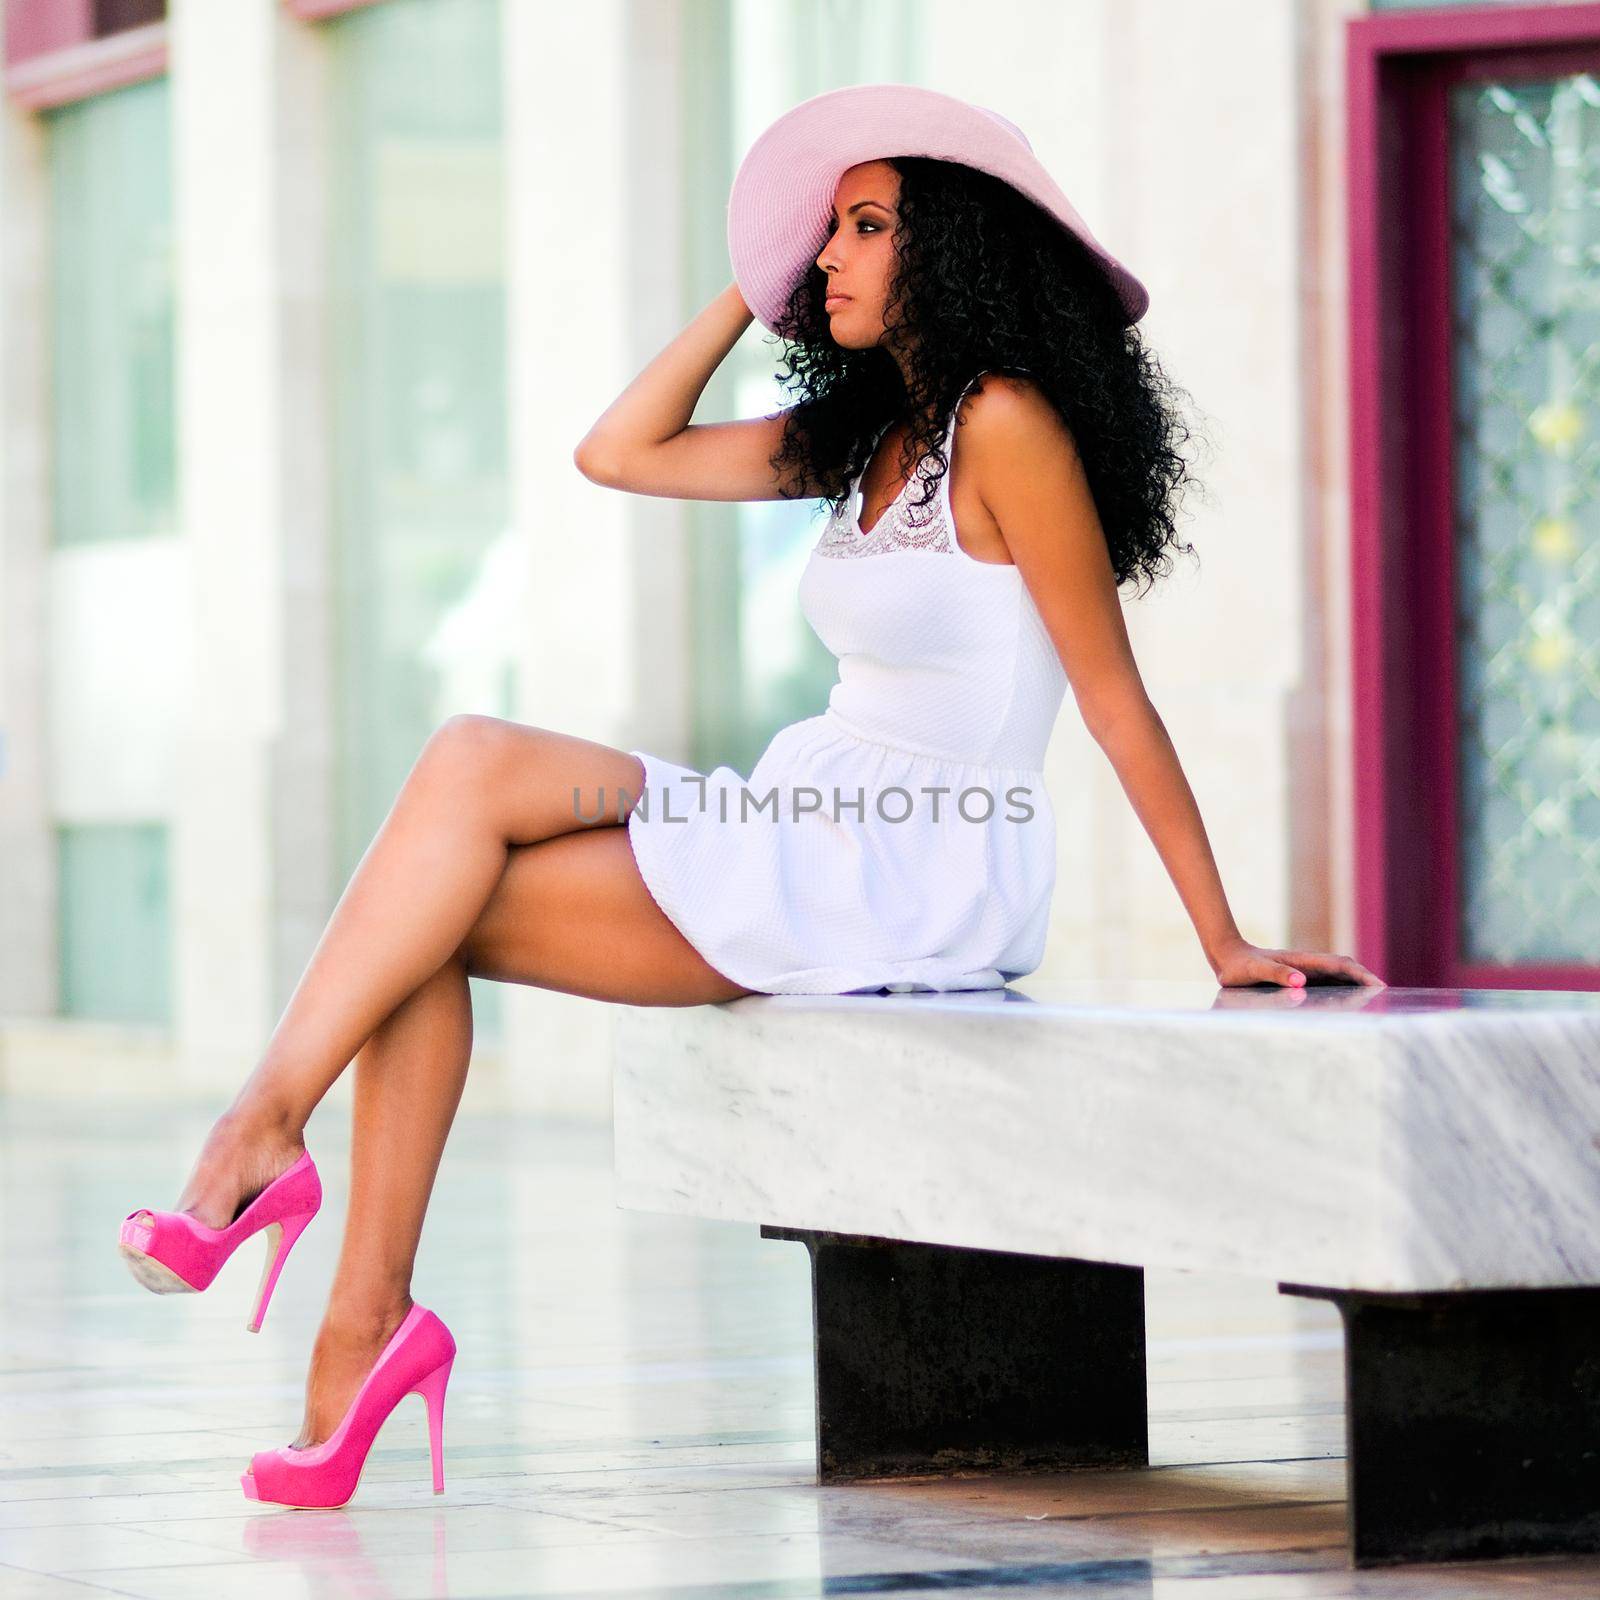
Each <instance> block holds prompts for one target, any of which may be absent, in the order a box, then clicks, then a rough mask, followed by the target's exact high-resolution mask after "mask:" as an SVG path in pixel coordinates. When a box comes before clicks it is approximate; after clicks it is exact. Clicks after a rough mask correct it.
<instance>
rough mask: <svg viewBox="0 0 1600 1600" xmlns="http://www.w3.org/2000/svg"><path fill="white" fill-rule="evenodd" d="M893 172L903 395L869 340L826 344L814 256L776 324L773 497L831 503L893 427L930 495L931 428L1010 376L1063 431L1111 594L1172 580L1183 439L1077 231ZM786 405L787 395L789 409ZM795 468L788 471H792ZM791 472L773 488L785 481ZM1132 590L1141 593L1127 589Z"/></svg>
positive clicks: (886, 357) (941, 467)
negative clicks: (1014, 374)
mask: <svg viewBox="0 0 1600 1600" xmlns="http://www.w3.org/2000/svg"><path fill="white" fill-rule="evenodd" d="M887 159H888V162H889V165H891V166H892V167H894V169H895V170H896V171H897V172H898V173H899V174H900V197H899V213H900V215H899V220H898V222H897V224H896V228H895V234H894V246H895V253H896V258H897V259H896V266H895V271H894V275H893V279H892V282H891V285H890V289H889V296H888V304H887V306H886V307H885V312H884V316H885V321H886V323H887V324H888V325H889V326H890V327H895V328H900V329H903V330H904V331H905V332H907V333H910V334H913V335H914V336H915V337H914V338H913V339H912V340H909V341H908V343H909V344H910V345H911V346H912V349H911V353H910V357H909V360H908V363H907V365H908V367H909V370H910V374H911V376H910V382H909V384H908V383H907V382H906V381H905V379H903V378H902V375H901V368H900V365H899V363H898V362H897V361H896V360H895V358H894V357H893V356H892V355H891V354H890V352H889V351H888V350H886V349H884V348H883V347H882V346H875V347H873V348H870V349H866V350H851V349H846V348H844V347H843V346H841V345H839V344H836V343H835V342H834V340H833V339H832V337H831V336H830V334H829V331H828V320H829V319H828V315H827V312H826V311H825V310H824V308H823V300H824V296H825V293H826V287H827V275H826V274H825V273H824V272H823V271H822V269H821V268H820V267H818V266H817V265H816V263H815V262H813V263H812V264H811V266H810V267H809V268H808V269H807V271H806V272H805V274H804V275H803V276H802V278H801V279H800V281H799V282H798V283H797V284H796V285H795V288H794V291H793V293H792V294H791V295H790V297H789V302H788V307H787V310H786V313H785V315H784V317H783V319H781V320H780V322H779V324H778V326H779V328H780V329H781V342H782V345H783V350H782V354H781V356H780V360H781V363H782V366H783V369H784V370H783V371H781V372H780V373H779V381H780V383H781V384H782V386H783V387H784V388H785V389H787V390H791V391H792V390H794V389H795V388H796V387H797V386H798V390H799V399H798V402H797V403H796V404H795V405H793V406H792V408H791V409H790V410H789V412H788V420H787V422H786V424H785V427H784V433H783V438H782V440H781V442H780V444H779V447H778V451H777V453H776V454H775V455H774V456H773V458H772V466H773V469H774V471H775V472H777V473H779V475H780V482H781V483H782V484H783V488H782V493H783V494H784V495H785V497H786V498H801V497H802V496H803V495H804V494H805V493H806V486H807V485H810V486H812V489H811V492H812V493H813V494H814V493H815V486H817V485H821V486H822V488H823V490H824V495H825V499H826V502H827V504H829V505H831V506H832V507H833V508H834V509H836V510H844V509H845V508H846V505H847V501H848V496H849V492H850V484H851V481H852V479H853V478H854V476H855V475H856V473H858V472H860V471H862V470H863V469H864V468H865V466H866V464H867V460H868V458H869V456H870V453H871V450H872V448H873V445H874V444H875V443H876V441H877V440H878V439H880V438H881V437H882V435H883V432H884V430H885V429H886V428H887V427H889V426H891V425H892V424H894V423H895V422H901V423H904V424H905V425H906V426H907V428H908V430H909V431H908V435H907V438H906V441H905V448H904V451H903V462H902V469H901V475H902V476H905V475H907V474H909V472H910V470H911V468H912V465H913V464H914V463H915V462H916V461H917V460H918V459H925V460H926V461H927V467H926V469H925V472H926V482H927V485H928V487H927V491H926V493H925V495H924V497H923V498H922V499H921V500H918V501H916V502H915V503H916V504H917V505H918V506H923V505H926V504H927V503H928V500H929V499H931V498H932V496H933V494H934V493H935V492H936V490H937V487H938V482H939V479H940V478H941V477H942V476H943V475H944V473H945V472H946V471H947V470H948V469H949V462H948V460H947V459H946V457H945V454H944V451H943V448H942V446H943V438H942V433H943V420H944V419H946V418H948V417H949V415H950V412H951V409H952V408H953V407H954V406H955V404H956V401H957V399H958V397H959V395H960V393H961V391H962V389H963V388H965V387H966V385H967V383H968V382H969V381H970V380H971V379H972V378H974V377H976V376H978V375H979V374H980V373H985V372H991V371H993V372H1004V371H1006V370H1008V369H1010V370H1018V369H1020V370H1022V371H1025V372H1027V373H1031V374H1032V375H1033V376H1034V377H1035V378H1036V379H1037V380H1038V382H1039V384H1040V386H1041V388H1042V389H1043V390H1044V392H1045V394H1046V395H1047V396H1048V397H1049V399H1050V401H1051V403H1052V404H1053V405H1054V406H1055V407H1056V409H1057V411H1058V412H1059V413H1060V414H1061V418H1062V421H1063V422H1064V423H1065V424H1066V426H1067V428H1068V429H1069V431H1070V432H1071V435H1072V439H1073V443H1074V445H1075V446H1076V448H1077V451H1078V455H1079V457H1080V459H1081V460H1082V462H1083V465H1084V471H1085V474H1086V476H1087V479H1088V483H1089V488H1090V492H1091V493H1092V495H1093V497H1094V502H1095V509H1096V511H1097V512H1098V514H1099V517H1100V521H1101V525H1102V526H1103V528H1104V529H1105V536H1106V543H1107V546H1108V549H1109V551H1110V556H1111V564H1112V568H1113V570H1114V571H1115V573H1116V579H1117V583H1118V585H1119V586H1120V585H1122V584H1123V583H1125V582H1127V581H1128V580H1129V579H1142V580H1144V582H1145V584H1146V586H1147V587H1148V586H1149V585H1151V584H1153V583H1154V581H1155V580H1156V579H1157V578H1158V577H1161V576H1164V575H1165V574H1166V573H1167V572H1168V571H1170V570H1171V566H1172V561H1171V557H1170V555H1169V553H1168V552H1169V549H1170V550H1174V551H1177V552H1179V553H1182V554H1188V555H1193V554H1194V547H1193V546H1192V545H1190V544H1185V543H1180V542H1179V541H1178V539H1177V536H1176V531H1175V513H1176V510H1177V502H1178V498H1179V495H1180V491H1182V490H1183V489H1184V487H1185V486H1186V485H1188V484H1190V483H1192V482H1194V481H1195V480H1194V479H1193V475H1192V474H1191V473H1190V471H1189V468H1188V464H1187V462H1186V461H1185V460H1184V457H1183V456H1182V454H1181V453H1180V448H1179V447H1180V446H1181V445H1182V444H1184V443H1185V442H1186V441H1187V440H1188V439H1190V438H1192V437H1194V434H1193V431H1192V430H1191V429H1190V428H1189V427H1188V426H1187V424H1186V423H1185V422H1184V420H1183V418H1182V416H1181V414H1180V410H1179V407H1178V403H1177V397H1178V396H1179V395H1186V391H1183V390H1181V389H1179V388H1177V386H1176V385H1174V384H1173V383H1172V382H1171V381H1170V380H1169V379H1168V378H1167V377H1166V375H1165V374H1164V372H1163V371H1162V368H1161V365H1160V363H1159V362H1158V360H1157V359H1156V357H1155V355H1154V354H1153V353H1152V352H1151V351H1150V350H1149V349H1148V348H1147V347H1146V346H1145V344H1144V342H1143V340H1142V339H1141V337H1140V335H1139V332H1138V329H1137V327H1136V326H1134V325H1132V324H1129V323H1128V322H1127V320H1126V315H1125V313H1124V311H1123V309H1122V305H1121V302H1120V300H1119V299H1118V297H1117V293H1116V290H1115V288H1114V287H1113V285H1112V283H1111V280H1110V278H1109V277H1107V275H1106V273H1105V271H1104V270H1103V269H1102V268H1101V267H1100V265H1099V264H1098V261H1097V258H1096V257H1095V256H1094V254H1093V253H1092V252H1091V251H1090V250H1089V248H1088V246H1087V245H1085V244H1084V243H1083V242H1082V240H1080V239H1079V238H1078V237H1077V235H1076V234H1073V233H1070V232H1068V231H1067V230H1066V229H1065V228H1063V227H1062V226H1061V225H1060V224H1059V223H1058V222H1056V220H1055V219H1054V218H1053V217H1051V216H1050V215H1048V213H1046V212H1045V211H1043V210H1042V209H1041V208H1040V207H1039V206H1037V205H1035V204H1034V203H1033V202H1032V201H1031V200H1029V199H1028V198H1027V196H1025V195H1024V194H1022V193H1021V192H1020V191H1018V190H1016V189H1014V188H1012V187H1011V185H1010V184H1008V183H1004V182H1002V181H1001V180H1000V179H998V178H995V177H992V176H990V175H989V174H988V173H986V172H979V171H978V170H977V169H976V168H973V167H968V166H964V165H961V164H959V163H957V162H951V161H937V160H934V159H932V158H930V157H924V156H896V157H891V158H887ZM792 397H793V396H791V398H792ZM791 469H792V470H791ZM786 471H788V472H789V476H788V477H787V478H785V477H784V474H785V472H786ZM1141 592H1142V591H1141Z"/></svg>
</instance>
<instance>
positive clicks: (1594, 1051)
mask: <svg viewBox="0 0 1600 1600" xmlns="http://www.w3.org/2000/svg"><path fill="white" fill-rule="evenodd" d="M615 1040H616V1055H615V1060H614V1069H613V1085H614V1108H615V1135H614V1137H615V1154H616V1180H615V1181H616V1198H617V1203H618V1204H619V1205H620V1206H623V1207H627V1208H632V1209H639V1210H648V1211H661V1212H677V1213H682V1214H685V1215H690V1216H695V1217H709V1218H722V1219H728V1220H734V1221H744V1222H752V1223H758V1224H760V1225H761V1233H762V1236H763V1237H765V1238H772V1239H790V1240H798V1241H800V1242H802V1243H803V1244H804V1245H805V1246H806V1248H807V1250H808V1251H809V1252H810V1258H811V1268H812V1291H813V1313H814V1323H815V1354H816V1406H817V1474H818V1481H819V1482H821V1481H845V1480H851V1479H863V1478H881V1477H893V1476H902V1475H925V1474H929V1473H945V1472H955V1471H971V1470H975V1469H977V1470H1002V1471H1003V1470H1038V1469H1043V1468H1064V1467H1105V1466H1121V1467H1137V1466H1141V1465H1145V1464H1147V1463H1148V1459H1149V1457H1148V1448H1147V1434H1146V1420H1147V1418H1146V1390H1145V1349H1144V1273H1143V1269H1144V1268H1145V1267H1155V1266H1160V1267H1177V1268H1187V1269H1205V1270H1213V1271H1219V1272H1229V1273H1240V1274H1245V1275H1249V1276H1255V1277H1265V1278H1270V1279H1274V1280H1276V1281H1277V1282H1278V1287H1279V1288H1280V1290H1282V1291H1284V1292H1285V1293H1289V1294H1297V1295H1312V1296H1318V1297H1321V1298H1324V1299H1327V1300H1330V1301H1332V1302H1333V1303H1334V1304H1336V1305H1337V1306H1338V1308H1339V1310H1340V1312H1341V1314H1342V1320H1343V1326H1344V1334H1345V1340H1344V1348H1345V1375H1346V1421H1345V1426H1346V1440H1347V1460H1348V1486H1349V1517H1350V1557H1351V1561H1352V1563H1353V1564H1354V1565H1355V1566H1377V1565H1385V1564H1393V1563H1398V1562H1410V1561H1438V1560H1459V1559H1463V1558H1469V1557H1489V1556H1502V1555H1513V1554H1526V1553H1533V1552H1558V1551H1565V1552H1575V1551H1595V1550H1600V994H1581V993H1553V992H1546V993H1541V992H1536V991H1509V990H1455V989H1403V988H1389V989H1383V990H1371V989H1356V988H1349V987H1322V986H1316V987H1313V988H1311V989H1309V990H1306V991H1303V992H1299V993H1296V992H1294V991H1289V990H1268V989H1250V990H1240V989H1233V990H1219V989H1217V988H1215V987H1214V986H1212V985H1209V984H1186V983H1177V984H1172V983H1157V982H1152V983H1121V982H1110V981H1107V982H1095V981H1083V982H1043V981H1038V982H1034V981H1029V982H1027V983H1026V984H1025V986H1021V987H1013V988H1010V989H1003V990H982V991H971V992H965V993H959V994H943V995H941V994H929V993H921V994H893V995H890V994H878V995H842V996H835V995H828V996H800V995H761V996H750V997H746V998H741V999H739V1000H735V1001H731V1002H728V1003H726V1004H723V1005H714V1006H697V1007H689V1008H682V1009H679V1008H619V1010H618V1013H617V1019H616V1035H615Z"/></svg>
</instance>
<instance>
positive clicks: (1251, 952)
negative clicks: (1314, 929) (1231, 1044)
mask: <svg viewBox="0 0 1600 1600" xmlns="http://www.w3.org/2000/svg"><path fill="white" fill-rule="evenodd" d="M1210 960H1211V970H1212V971H1213V972H1214V973H1216V975H1217V982H1218V983H1220V984H1221V985H1222V986H1223V987H1224V988H1229V987H1231V986H1234V985H1240V984H1247V983H1276V984H1279V985H1281V986H1282V987H1284V988H1291V989H1298V988H1300V987H1302V986H1303V985H1304V984H1306V983H1307V982H1309V981H1311V980H1312V979H1320V980H1321V981H1323V982H1326V983H1359V984H1368V985H1376V986H1377V987H1379V988H1387V987H1388V985H1387V984H1385V983H1384V981H1383V979H1382V978H1380V977H1378V976H1377V974H1376V973H1372V972H1368V971H1367V969H1366V968H1365V967H1364V966H1362V965H1361V963H1360V962H1359V961H1356V960H1354V959H1352V958H1351V957H1350V956H1336V955H1325V954H1324V953H1323V952H1322V951H1320V950H1265V949H1263V948H1262V947H1261V946H1260V945H1254V944H1251V943H1250V942H1249V940H1247V939H1243V938H1241V939H1236V940H1234V941H1233V942H1231V943H1229V944H1226V945H1224V946H1223V947H1222V948H1221V949H1220V950H1217V951H1213V952H1211V954H1210Z"/></svg>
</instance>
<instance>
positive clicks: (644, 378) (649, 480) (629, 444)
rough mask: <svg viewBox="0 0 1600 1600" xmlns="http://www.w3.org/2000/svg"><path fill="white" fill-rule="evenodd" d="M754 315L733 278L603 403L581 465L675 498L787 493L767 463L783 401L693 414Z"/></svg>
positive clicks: (618, 484)
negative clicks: (729, 417)
mask: <svg viewBox="0 0 1600 1600" xmlns="http://www.w3.org/2000/svg"><path fill="white" fill-rule="evenodd" d="M752 321H754V318H753V316H752V314H751V311H750V307H749V306H748V305H746V304H745V299H744V295H743V294H742V293H741V292H740V289H739V286H738V284H737V283H730V284H729V285H728V287H727V288H726V289H724V290H722V291H721V292H720V293H719V294H718V295H717V297H716V298H715V299H714V300H712V301H711V302H710V303H709V304H708V305H706V306H704V307H703V308H702V309H701V310H700V311H698V312H696V313H695V315H694V316H693V317H692V318H691V319H690V321H689V323H688V325H687V326H686V327H685V328H684V329H683V330H682V331H681V332H680V333H678V334H677V336H676V337H675V338H674V339H673V340H672V341H671V343H670V344H668V345H667V346H666V347H665V348H664V349H663V350H662V351H661V352H660V353H659V354H658V355H657V356H655V357H654V358H653V359H652V360H651V361H650V363H649V364H648V365H647V366H646V367H645V368H644V370H643V371H642V372H641V373H640V374H639V376H638V377H636V378H635V379H634V380H633V382H632V383H630V384H629V385H628V387H627V388H626V389H624V390H623V391H622V393H621V394H619V395H618V396H617V398H616V399H615V400H613V401H612V402H611V404H610V405H609V406H607V407H606V409H605V410H604V411H603V412H602V413H601V415H600V418H599V420H598V421H597V422H596V423H595V424H594V426H593V427H592V428H590V429H589V431H588V432H587V433H586V434H585V435H584V436H583V438H582V440H581V441H580V442H579V444H578V447H577V449H575V450H574V451H573V452H572V460H573V464H574V465H575V466H576V467H577V469H578V471H579V472H581V473H582V474H583V475H584V477H586V478H587V479H589V481H590V482H591V483H598V484H601V485H603V486H604V487H605V488H608V489H625V490H627V491H628V492H629V493H630V494H648V495H659V496H662V497H664V498H668V499H673V500H779V499H784V498H787V497H789V496H792V494H793V488H794V486H793V485H792V484H789V485H787V487H788V496H786V494H785V481H780V478H779V475H778V472H777V471H775V470H774V468H773V465H772V458H773V457H774V456H775V455H776V454H777V451H778V445H779V443H780V441H781V439H782V437H783V431H784V424H785V419H786V417H787V412H786V411H781V410H780V411H778V412H775V413H774V414H773V415H772V416H768V417H746V418H742V419H740V420H738V421H735V422H698V423H692V424H691V421H690V419H691V418H692V417H693V416H694V409H695V406H696V404H697V403H698V402H699V399H700V396H701V395H702V394H703V393H704V392H705V388H706V385H707V384H708V383H709V382H710V381H711V377H712V374H713V373H715V372H716V370H717V368H718V367H719V366H721V365H722V363H723V361H724V360H725V359H726V357H727V355H728V352H729V351H730V350H732V349H733V347H734V345H736V344H737V343H738V342H739V337H740V335H741V334H742V333H743V332H744V331H745V329H746V328H748V327H749V326H750V324H751V322H752ZM802 488H803V490H804V491H806V492H809V491H811V490H813V489H815V486H814V485H809V484H808V485H804V486H802ZM815 492H816V493H820V492H821V491H820V489H816V491H815Z"/></svg>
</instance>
